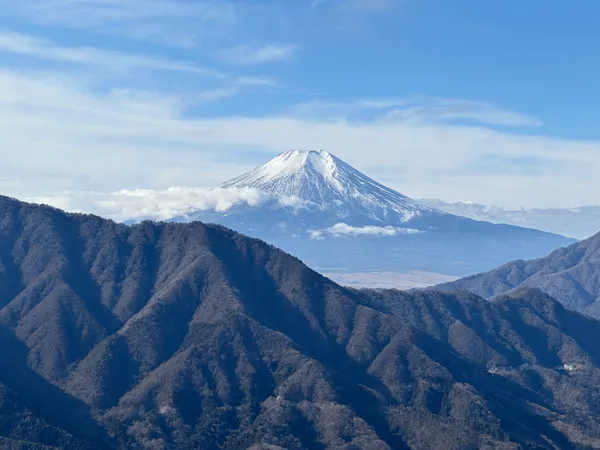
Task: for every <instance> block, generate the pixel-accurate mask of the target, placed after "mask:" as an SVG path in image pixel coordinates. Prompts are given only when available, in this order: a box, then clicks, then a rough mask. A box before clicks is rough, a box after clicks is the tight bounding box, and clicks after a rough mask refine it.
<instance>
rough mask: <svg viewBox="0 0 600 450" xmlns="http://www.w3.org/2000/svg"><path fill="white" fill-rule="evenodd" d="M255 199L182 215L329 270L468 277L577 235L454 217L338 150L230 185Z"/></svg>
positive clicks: (286, 161)
mask: <svg viewBox="0 0 600 450" xmlns="http://www.w3.org/2000/svg"><path fill="white" fill-rule="evenodd" d="M221 187H222V188H223V189H230V190H240V191H241V190H255V191H257V192H260V193H261V195H262V201H261V202H259V203H258V204H253V205H250V204H248V203H238V204H236V205H234V206H232V207H231V208H229V209H227V210H226V211H216V210H211V211H206V210H203V211H192V212H189V213H187V214H185V215H182V216H179V217H176V218H174V219H173V220H176V221H186V222H187V221H192V220H202V221H205V222H213V223H218V224H221V225H224V226H227V227H230V228H233V229H235V230H237V231H240V232H242V233H245V234H248V235H250V236H253V237H258V238H260V239H263V240H265V241H267V242H269V243H271V244H273V245H275V246H277V247H281V248H283V249H284V250H286V251H288V252H289V253H291V254H293V255H295V256H297V257H299V258H300V259H302V260H303V261H304V262H306V263H307V264H309V265H310V266H312V267H314V268H316V269H317V270H319V271H321V272H323V273H327V274H332V273H368V272H396V273H398V272H407V271H408V272H410V271H427V272H433V273H438V274H444V275H449V276H464V275H469V274H472V273H476V272H481V271H484V270H490V269H492V268H494V267H497V266H498V265H501V264H503V263H506V262H508V261H512V260H515V259H527V258H529V259H530V258H536V257H541V256H544V255H546V254H547V253H549V252H550V251H552V250H554V249H556V248H558V247H561V246H565V245H568V244H571V243H573V242H574V240H573V239H568V238H565V237H563V236H560V235H557V234H552V233H547V232H542V231H538V230H533V229H527V228H521V227H517V226H511V225H504V224H491V223H488V222H481V221H476V220H472V219H468V218H465V217H460V216H456V215H453V214H449V213H446V212H442V211H439V210H436V209H434V208H431V207H427V206H424V205H421V204H419V203H418V202H417V201H415V200H413V199H411V198H409V197H407V196H405V195H403V194H401V193H399V192H396V191H395V190H393V189H390V188H388V187H386V186H384V185H382V184H381V183H378V182H377V181H375V180H373V179H371V178H369V177H368V176H367V175H365V174H363V173H361V172H360V171H358V170H357V169H355V168H353V167H352V166H350V165H349V164H347V163H345V162H344V161H342V160H341V159H339V158H337V157H336V156H334V155H332V154H330V153H328V152H326V151H323V150H320V151H312V150H311V151H300V150H291V151H288V152H285V153H282V154H280V155H279V156H277V157H276V158H274V159H272V160H270V161H268V162H267V163H266V164H264V165H262V166H260V167H257V168H255V169H253V170H251V171H250V172H248V173H246V174H243V175H241V176H239V177H237V178H234V179H232V180H230V181H227V182H225V183H223V184H222V186H221Z"/></svg>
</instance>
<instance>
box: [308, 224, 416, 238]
mask: <svg viewBox="0 0 600 450" xmlns="http://www.w3.org/2000/svg"><path fill="white" fill-rule="evenodd" d="M419 233H421V231H419V230H414V229H412V228H397V227H392V226H386V227H377V226H365V227H353V226H351V225H348V224H346V223H337V224H335V225H333V226H332V227H329V228H326V229H324V230H313V231H311V232H310V237H311V239H322V238H324V237H325V236H375V237H382V236H396V235H398V234H419Z"/></svg>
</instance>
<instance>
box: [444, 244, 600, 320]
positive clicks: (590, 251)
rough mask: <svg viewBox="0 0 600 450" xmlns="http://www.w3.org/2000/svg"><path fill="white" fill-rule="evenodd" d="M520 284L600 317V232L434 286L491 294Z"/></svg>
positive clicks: (487, 296)
mask: <svg viewBox="0 0 600 450" xmlns="http://www.w3.org/2000/svg"><path fill="white" fill-rule="evenodd" d="M519 287H535V288H539V289H541V290H542V291H544V292H546V293H547V294H548V295H551V296H552V297H553V298H555V299H556V300H558V301H560V302H561V303H562V304H563V305H565V306H566V307H567V308H569V309H573V310H575V311H580V312H583V313H585V314H588V315H590V316H593V317H596V318H600V234H597V235H595V236H592V237H591V238H589V239H586V240H585V241H581V242H578V243H576V244H573V245H570V246H568V247H565V248H561V249H558V250H556V251H554V252H552V253H551V254H550V255H548V256H547V257H545V258H539V259H534V260H531V261H515V262H512V263H508V264H505V265H503V266H502V267H499V268H498V269H495V270H492V271H490V272H485V273H481V274H478V275H473V276H471V277H467V278H463V279H460V280H457V281H454V282H451V283H446V284H443V285H439V286H436V287H435V288H434V289H442V290H448V291H455V290H458V289H465V290H468V291H470V292H473V293H475V294H477V295H480V296H482V297H486V298H491V297H493V296H495V295H498V294H502V293H505V292H509V291H511V290H514V289H515V288H519Z"/></svg>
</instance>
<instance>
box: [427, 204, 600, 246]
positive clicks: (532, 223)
mask: <svg viewBox="0 0 600 450" xmlns="http://www.w3.org/2000/svg"><path fill="white" fill-rule="evenodd" d="M418 202H419V203H421V204H422V205H425V206H428V207H430V208H435V209H438V210H440V211H445V212H447V213H450V214H456V215H458V216H464V217H469V218H470V219H474V220H483V221H486V222H492V223H507V224H510V225H516V226H520V227H527V228H535V229H537V230H543V231H548V232H551V233H557V234H561V235H563V236H569V237H573V238H576V239H586V238H588V237H590V236H592V235H594V234H596V233H597V232H598V231H600V206H580V207H577V208H545V209H543V208H534V209H525V208H523V209H506V208H500V207H499V206H488V205H480V204H477V203H473V202H448V201H443V200H435V199H420V200H418Z"/></svg>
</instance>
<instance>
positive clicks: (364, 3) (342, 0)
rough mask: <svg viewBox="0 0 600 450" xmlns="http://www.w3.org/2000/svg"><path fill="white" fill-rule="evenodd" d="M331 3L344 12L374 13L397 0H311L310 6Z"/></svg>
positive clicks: (384, 9)
mask: <svg viewBox="0 0 600 450" xmlns="http://www.w3.org/2000/svg"><path fill="white" fill-rule="evenodd" d="M327 4H333V5H336V6H337V7H338V8H340V9H341V10H342V11H344V12H351V13H362V14H375V13H381V12H384V11H388V10H389V9H391V8H393V7H394V6H396V5H397V4H398V0H313V2H312V3H311V8H316V7H319V6H323V5H327Z"/></svg>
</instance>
